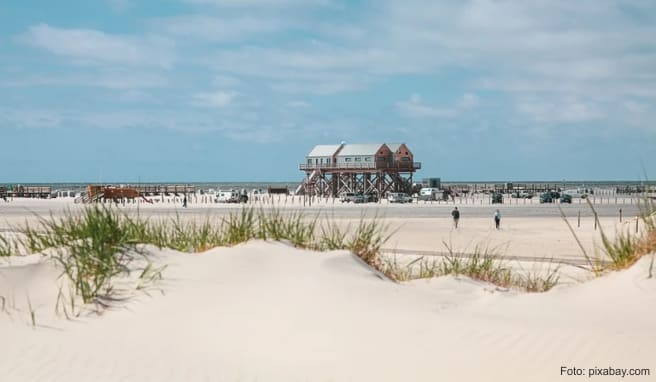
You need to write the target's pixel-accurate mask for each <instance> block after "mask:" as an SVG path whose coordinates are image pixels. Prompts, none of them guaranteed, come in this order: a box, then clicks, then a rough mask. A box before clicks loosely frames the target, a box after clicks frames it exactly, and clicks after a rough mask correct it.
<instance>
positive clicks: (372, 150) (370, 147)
mask: <svg viewBox="0 0 656 382" xmlns="http://www.w3.org/2000/svg"><path fill="white" fill-rule="evenodd" d="M383 145H384V143H367V144H353V145H350V144H347V145H345V146H344V148H343V149H342V151H340V152H339V155H337V156H339V157H343V156H350V155H376V153H377V152H378V150H379V149H380V148H381V147H382V146H383Z"/></svg>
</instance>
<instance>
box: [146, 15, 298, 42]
mask: <svg viewBox="0 0 656 382" xmlns="http://www.w3.org/2000/svg"><path fill="white" fill-rule="evenodd" d="M152 24H153V26H155V27H156V28H159V29H161V30H162V31H163V32H165V33H167V34H169V35H172V36H178V37H183V38H186V39H189V38H191V39H194V40H193V41H196V42H198V41H220V42H226V41H244V40H248V39H249V38H252V37H254V36H259V35H266V34H269V33H273V32H277V31H279V30H283V29H285V28H287V27H289V24H288V23H287V22H286V21H285V20H282V19H277V18H272V17H263V16H260V17H253V16H233V17H228V16H224V17H217V16H208V15H198V14H196V15H186V16H177V17H170V18H163V19H158V20H155V21H153V22H152ZM182 42H185V41H184V40H183V41H182Z"/></svg>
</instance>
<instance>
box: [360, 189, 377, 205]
mask: <svg viewBox="0 0 656 382" xmlns="http://www.w3.org/2000/svg"><path fill="white" fill-rule="evenodd" d="M362 197H363V199H364V202H365V203H376V202H378V194H376V193H374V192H368V193H365V194H362Z"/></svg>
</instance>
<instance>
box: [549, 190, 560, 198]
mask: <svg viewBox="0 0 656 382" xmlns="http://www.w3.org/2000/svg"><path fill="white" fill-rule="evenodd" d="M550 193H551V199H559V198H560V192H558V191H550Z"/></svg>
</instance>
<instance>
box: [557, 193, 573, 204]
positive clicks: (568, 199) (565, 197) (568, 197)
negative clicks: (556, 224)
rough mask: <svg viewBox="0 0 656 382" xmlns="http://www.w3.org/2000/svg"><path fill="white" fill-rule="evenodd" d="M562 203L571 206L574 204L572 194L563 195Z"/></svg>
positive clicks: (561, 197)
mask: <svg viewBox="0 0 656 382" xmlns="http://www.w3.org/2000/svg"><path fill="white" fill-rule="evenodd" d="M560 202H561V203H569V204H572V195H570V194H562V195H560Z"/></svg>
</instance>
